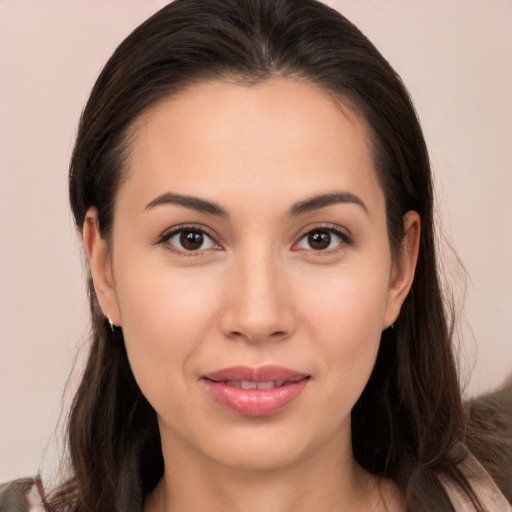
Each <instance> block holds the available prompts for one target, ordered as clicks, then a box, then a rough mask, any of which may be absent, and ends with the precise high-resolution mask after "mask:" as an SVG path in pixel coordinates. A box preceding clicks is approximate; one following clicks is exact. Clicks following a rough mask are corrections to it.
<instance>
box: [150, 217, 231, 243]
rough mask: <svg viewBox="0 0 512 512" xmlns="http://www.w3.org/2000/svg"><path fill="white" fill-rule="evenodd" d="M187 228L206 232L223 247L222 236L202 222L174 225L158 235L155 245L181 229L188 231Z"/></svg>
mask: <svg viewBox="0 0 512 512" xmlns="http://www.w3.org/2000/svg"><path fill="white" fill-rule="evenodd" d="M187 229H189V230H191V231H193V230H195V231H200V232H202V233H204V234H205V235H206V236H207V237H209V238H211V239H212V240H213V241H214V242H215V244H217V245H219V246H220V247H222V243H221V242H220V237H219V236H218V235H217V234H216V233H213V232H212V231H211V230H210V229H208V228H207V227H205V226H202V225H200V224H193V223H192V224H180V225H177V226H173V227H171V228H168V229H166V230H164V231H163V232H162V233H161V234H160V235H158V237H157V238H156V240H155V242H154V243H155V245H157V244H160V243H163V242H165V241H167V240H169V239H170V238H171V237H173V236H174V235H175V234H176V233H179V232H180V231H186V230H187Z"/></svg>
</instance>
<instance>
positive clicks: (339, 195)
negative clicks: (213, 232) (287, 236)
mask: <svg viewBox="0 0 512 512" xmlns="http://www.w3.org/2000/svg"><path fill="white" fill-rule="evenodd" d="M338 203H348V204H355V205H358V206H360V207H361V208H362V209H363V210H364V212H365V213H366V214H367V215H369V212H368V207H367V206H366V204H365V203H364V202H363V200H362V199H360V198H359V197H358V196H356V195H355V194H352V193H351V192H330V193H327V194H319V195H315V196H313V197H310V198H308V199H304V200H303V201H299V202H297V203H295V204H294V205H293V206H292V207H291V208H290V212H289V215H290V216H292V217H296V216H298V215H302V214H304V213H309V212H314V211H317V210H320V209H322V208H326V207H327V206H331V205H333V204H338ZM165 204H176V205H179V206H183V207H185V208H190V209H192V210H196V211H198V212H201V213H209V214H210V215H217V216H219V217H228V213H227V212H226V210H224V209H223V208H221V207H220V206H218V205H216V204H215V203H212V202H211V201H207V200H206V199H201V198H199V197H194V196H185V195H181V194H175V193H173V192H166V193H165V194H161V195H159V196H158V197H156V198H155V199H153V200H152V201H151V202H149V203H148V204H147V205H146V207H145V210H150V209H152V208H155V207H156V206H160V205H165Z"/></svg>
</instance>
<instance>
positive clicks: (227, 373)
mask: <svg viewBox="0 0 512 512" xmlns="http://www.w3.org/2000/svg"><path fill="white" fill-rule="evenodd" d="M306 377H309V375H307V374H306V373H301V372H297V371H295V370H291V369H290V368H284V367H283V366H275V365H265V366H259V367H258V368H251V367H249V366H231V367H229V368H223V369H221V370H217V371H215V372H212V373H208V374H206V375H203V378H205V379H209V380H213V381H215V382H222V381H248V382H269V381H276V380H278V381H284V382H296V381H298V380H301V379H304V378H306Z"/></svg>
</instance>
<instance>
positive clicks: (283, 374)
mask: <svg viewBox="0 0 512 512" xmlns="http://www.w3.org/2000/svg"><path fill="white" fill-rule="evenodd" d="M309 380H310V376H309V375H306V374H304V373H299V372H295V371H293V370H290V369H287V368H283V367H279V366H272V365H268V366H262V367H260V368H248V367H244V366H237V367H232V368H225V369H223V370H219V371H217V372H214V373H211V374H207V375H205V376H204V377H203V378H202V379H201V381H202V382H203V383H204V385H205V388H206V390H207V391H208V393H209V394H210V396H211V397H212V398H213V399H214V400H215V401H216V402H217V403H218V404H220V405H222V406H224V407H226V408H227V409H229V410H230V411H231V412H235V413H237V414H240V415H243V416H268V415H271V414H276V413H278V412H280V411H281V410H283V409H284V408H285V407H286V406H287V405H288V404H290V403H291V402H293V401H294V400H295V399H296V398H298V396H299V395H300V394H301V393H302V391H303V390H304V388H305V387H306V385H307V384H308V382H309Z"/></svg>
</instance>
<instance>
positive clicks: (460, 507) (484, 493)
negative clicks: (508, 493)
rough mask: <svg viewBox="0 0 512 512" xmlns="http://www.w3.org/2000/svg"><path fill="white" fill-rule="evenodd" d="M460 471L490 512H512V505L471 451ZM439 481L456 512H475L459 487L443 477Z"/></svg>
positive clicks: (461, 464)
mask: <svg viewBox="0 0 512 512" xmlns="http://www.w3.org/2000/svg"><path fill="white" fill-rule="evenodd" d="M459 469H460V470H461V471H462V473H464V475H465V476H466V478H467V479H468V481H469V483H470V484H471V487H472V489H473V491H474V493H475V494H476V496H477V497H478V499H479V500H480V503H481V504H482V506H483V507H484V508H485V509H486V510H488V511H489V512H512V505H511V504H510V503H509V502H508V500H507V499H506V498H505V496H503V494H502V493H501V491H500V490H499V489H498V486H497V485H496V484H495V483H494V481H493V480H492V478H491V477H490V476H489V473H487V471H486V470H485V469H484V468H483V467H482V465H481V464H480V463H479V462H478V461H477V460H476V458H475V457H474V456H473V455H472V454H471V453H470V452H469V451H468V452H467V454H466V456H465V457H464V459H463V460H462V462H461V463H460V464H459ZM511 478H512V476H511ZM439 480H440V481H441V483H442V484H443V487H444V489H445V491H446V493H447V494H448V496H449V498H450V501H451V502H452V505H453V508H454V509H455V510H456V512H474V510H475V507H474V506H473V505H472V504H471V501H470V500H469V498H468V497H467V496H466V495H465V494H464V493H463V492H462V490H461V489H460V488H459V486H457V485H456V484H455V483H454V482H451V481H449V480H448V479H446V478H443V477H440V478H439Z"/></svg>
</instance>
